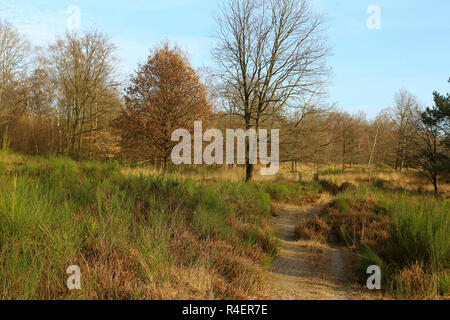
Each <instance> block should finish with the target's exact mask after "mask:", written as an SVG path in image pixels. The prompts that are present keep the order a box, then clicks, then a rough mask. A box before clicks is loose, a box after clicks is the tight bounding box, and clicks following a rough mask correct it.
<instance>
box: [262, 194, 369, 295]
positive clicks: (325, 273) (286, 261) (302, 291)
mask: <svg viewBox="0 0 450 320" xmlns="http://www.w3.org/2000/svg"><path fill="white" fill-rule="evenodd" d="M330 201H332V197H331V196H327V195H324V196H323V197H322V199H321V200H320V201H319V202H318V203H316V204H315V205H309V206H303V207H295V206H287V207H286V208H285V209H284V210H283V214H282V215H281V216H280V217H276V218H274V222H275V225H276V228H277V236H278V237H279V238H280V240H281V249H280V253H279V257H278V259H277V260H276V262H275V264H274V267H273V270H272V271H271V272H269V273H268V277H269V279H268V280H269V283H270V288H271V291H270V292H271V293H270V295H269V297H268V299H274V300H348V299H359V298H360V297H361V296H360V292H359V291H358V290H357V289H353V288H352V283H351V282H350V280H349V278H350V274H351V272H350V268H351V252H350V251H349V250H348V249H346V248H343V247H339V246H337V245H334V244H328V245H325V244H320V243H317V242H313V241H296V240H295V233H294V230H295V226H296V224H297V222H298V221H299V219H301V218H302V217H304V216H313V215H317V214H319V213H320V210H321V209H322V208H323V207H324V206H325V205H326V204H328V203H329V202H330Z"/></svg>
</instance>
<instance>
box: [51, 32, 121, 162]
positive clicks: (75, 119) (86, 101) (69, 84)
mask: <svg viewBox="0 0 450 320" xmlns="http://www.w3.org/2000/svg"><path fill="white" fill-rule="evenodd" d="M49 51H50V54H49V56H50V58H49V59H50V64H51V69H52V74H53V78H54V81H55V83H56V85H55V86H56V87H57V88H58V118H59V119H60V120H59V121H61V120H62V119H61V117H65V119H64V121H65V139H64V140H65V146H66V149H65V153H66V154H67V155H71V156H79V154H80V150H81V148H82V143H83V141H84V136H88V137H89V138H88V139H89V141H90V142H89V145H91V143H92V140H91V139H92V136H93V134H92V132H93V131H99V130H100V127H99V121H100V120H101V117H102V116H103V115H104V114H105V112H106V109H107V108H108V106H110V103H106V104H102V103H100V102H105V101H109V102H110V100H111V99H108V98H107V97H112V96H114V95H115V94H116V93H115V88H116V87H117V86H118V83H116V82H115V81H114V75H115V68H116V59H115V56H114V51H115V46H114V45H113V44H112V43H111V42H110V40H109V38H108V37H107V36H105V35H104V34H102V33H100V32H97V31H90V32H87V33H85V34H84V35H83V36H80V35H78V34H77V33H67V34H66V36H65V37H64V38H63V39H59V40H57V41H56V43H55V44H53V45H52V46H50V50H49ZM105 95H106V96H107V97H106V98H105ZM58 127H59V128H61V127H62V124H60V123H59V124H58Z"/></svg>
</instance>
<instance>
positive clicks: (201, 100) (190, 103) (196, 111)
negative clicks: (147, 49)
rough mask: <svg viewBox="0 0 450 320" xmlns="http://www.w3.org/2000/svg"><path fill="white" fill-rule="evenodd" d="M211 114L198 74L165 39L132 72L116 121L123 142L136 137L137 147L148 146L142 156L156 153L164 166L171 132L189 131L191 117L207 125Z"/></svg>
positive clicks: (132, 140) (133, 140) (182, 55)
mask: <svg viewBox="0 0 450 320" xmlns="http://www.w3.org/2000/svg"><path fill="white" fill-rule="evenodd" d="M211 116H212V107H211V105H210V103H209V102H208V99H207V90H206V87H205V86H204V85H203V84H202V83H201V82H200V78H199V76H198V74H197V73H196V72H195V70H194V69H193V68H192V67H191V66H190V64H189V61H188V59H187V58H186V56H185V54H184V53H183V52H182V51H181V50H180V49H178V48H171V47H170V46H169V44H167V43H166V44H164V45H163V46H162V47H158V48H156V49H154V50H152V52H151V54H150V56H149V57H148V60H147V63H145V64H143V65H140V66H139V68H138V70H137V72H136V74H135V75H134V76H132V78H131V84H130V86H129V87H128V88H127V90H126V95H125V108H124V110H123V112H122V115H121V116H120V117H119V119H117V121H116V123H117V126H118V127H119V128H120V129H121V131H122V136H123V138H124V141H125V142H126V141H128V143H130V144H133V143H134V142H136V141H139V144H140V146H141V148H142V149H141V150H149V151H148V152H146V154H145V155H144V156H145V157H146V158H147V159H146V160H151V159H150V156H155V157H158V158H159V159H161V161H162V163H163V167H164V168H166V166H167V160H168V158H169V156H170V154H171V151H172V148H173V147H174V146H175V145H176V143H177V142H172V141H171V137H172V133H173V132H174V131H175V130H176V129H179V128H183V129H186V130H188V131H190V132H191V131H193V127H194V121H204V122H205V124H206V125H208V122H209V121H210V120H211V118H212V117H211ZM142 144H146V145H145V146H142ZM151 152H155V153H156V154H151Z"/></svg>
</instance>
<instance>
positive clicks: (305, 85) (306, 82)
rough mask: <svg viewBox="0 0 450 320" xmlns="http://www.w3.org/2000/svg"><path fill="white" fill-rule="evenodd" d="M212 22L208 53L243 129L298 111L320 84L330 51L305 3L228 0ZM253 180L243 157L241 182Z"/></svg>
mask: <svg viewBox="0 0 450 320" xmlns="http://www.w3.org/2000/svg"><path fill="white" fill-rule="evenodd" d="M217 23H218V30H217V39H218V45H217V47H216V48H215V49H214V51H213V54H214V56H215V58H216V60H217V63H218V65H219V69H220V72H219V74H218V76H219V78H220V79H221V84H222V89H223V94H224V95H226V96H227V98H228V101H229V108H230V110H231V112H232V113H234V114H236V115H239V116H241V117H242V118H243V119H244V121H245V126H246V129H247V130H248V129H250V128H255V129H256V130H259V129H260V128H261V126H262V125H263V123H264V122H265V121H267V120H268V119H270V118H271V117H272V116H273V115H274V114H276V113H277V112H279V111H280V110H282V109H285V108H296V107H299V106H300V105H301V104H302V101H304V100H305V98H306V97H307V96H311V95H315V94H317V93H318V92H319V90H320V88H321V86H322V85H323V84H324V82H325V76H326V75H327V73H328V69H327V68H326V66H325V58H326V57H327V55H328V54H329V50H328V49H327V47H326V46H325V39H324V37H323V32H322V31H323V28H322V20H321V18H320V17H319V16H317V15H316V14H314V12H313V11H312V9H311V8H310V6H309V3H308V2H307V1H306V0H300V1H299V0H268V1H262V0H228V1H227V3H226V4H225V6H224V7H223V8H222V14H221V16H220V17H219V18H217ZM306 100H307V98H306ZM247 151H248V142H247ZM252 175H253V165H252V164H250V161H249V156H248V152H247V156H246V180H247V181H249V180H251V179H252Z"/></svg>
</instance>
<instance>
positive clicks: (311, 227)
mask: <svg viewBox="0 0 450 320" xmlns="http://www.w3.org/2000/svg"><path fill="white" fill-rule="evenodd" d="M330 231H331V227H329V226H328V224H327V223H326V222H324V221H323V220H322V219H321V218H319V217H318V216H315V217H314V218H305V219H302V220H301V221H300V222H299V224H298V225H297V226H296V227H295V235H296V237H297V239H298V240H316V241H319V242H322V243H326V242H327V241H328V237H329V235H330Z"/></svg>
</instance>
